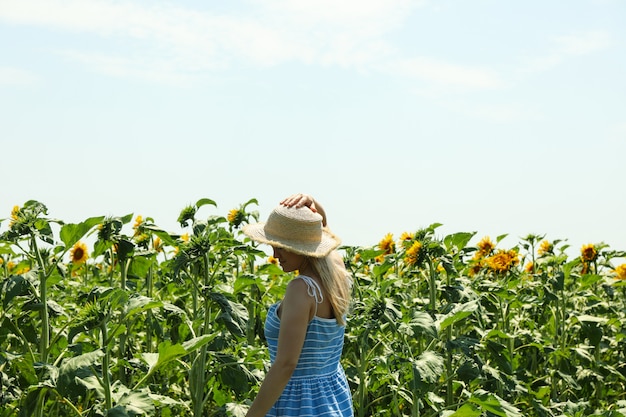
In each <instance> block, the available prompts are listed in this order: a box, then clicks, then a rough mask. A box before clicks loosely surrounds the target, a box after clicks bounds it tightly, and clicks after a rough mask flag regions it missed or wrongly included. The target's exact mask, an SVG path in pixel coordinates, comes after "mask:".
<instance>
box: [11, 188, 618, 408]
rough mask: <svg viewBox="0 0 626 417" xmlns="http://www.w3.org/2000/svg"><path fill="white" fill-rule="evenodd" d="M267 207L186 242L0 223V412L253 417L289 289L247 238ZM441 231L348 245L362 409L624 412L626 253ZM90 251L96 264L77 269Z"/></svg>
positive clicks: (28, 221)
mask: <svg viewBox="0 0 626 417" xmlns="http://www.w3.org/2000/svg"><path fill="white" fill-rule="evenodd" d="M255 204H257V201H256V200H255V199H251V200H249V201H247V202H246V203H244V204H241V205H240V206H239V207H237V208H235V209H233V210H230V211H229V212H228V213H227V214H226V215H224V214H221V215H220V214H210V213H209V214H203V213H204V211H205V210H206V211H210V210H215V209H217V204H216V202H215V201H213V200H211V199H206V198H203V199H200V200H198V201H197V202H196V203H195V204H193V205H189V206H187V207H185V208H184V209H183V210H182V211H181V214H180V216H179V218H178V222H179V224H180V226H181V228H183V230H181V231H179V232H176V233H170V232H166V231H164V230H162V229H161V228H159V227H158V226H157V225H155V224H154V222H153V220H152V219H151V218H142V217H139V216H138V217H137V218H136V219H135V223H134V225H132V224H131V222H132V220H133V216H132V215H130V214H129V215H124V216H120V217H104V216H100V217H92V218H88V219H86V220H85V221H83V222H80V223H77V224H69V223H68V224H66V223H64V222H62V221H60V220H54V219H49V218H47V217H46V216H47V208H46V207H45V205H43V204H42V203H39V202H36V201H32V200H31V201H28V202H26V203H25V204H24V205H23V206H22V207H19V208H17V209H16V210H14V212H13V213H12V214H11V219H10V222H9V224H8V228H7V229H6V230H3V231H2V230H0V279H1V281H0V385H1V388H2V390H1V394H0V410H1V411H0V417H9V416H11V417H14V416H44V415H45V416H174V415H179V416H227V415H228V416H244V415H245V413H246V411H247V404H249V402H250V401H251V400H252V399H253V398H254V395H255V393H256V392H257V390H258V387H259V383H260V380H261V379H262V378H263V375H264V373H265V371H266V370H267V366H268V360H269V358H268V353H267V350H266V348H265V343H264V342H265V341H264V335H263V322H264V319H265V312H266V308H267V306H268V305H269V304H271V303H273V302H276V301H277V300H279V299H280V298H281V297H282V296H283V294H284V285H285V283H286V282H287V281H288V280H289V279H291V276H290V275H289V274H285V273H283V272H282V270H281V269H280V268H279V267H278V266H276V265H274V264H272V263H269V262H266V261H265V260H263V258H265V256H266V255H265V253H264V252H263V251H261V250H259V249H257V248H256V247H255V246H254V245H252V244H249V243H248V242H247V241H245V239H243V235H242V234H241V233H240V228H241V226H242V225H243V224H245V223H247V222H250V221H256V220H257V219H258V214H257V213H256V212H255V211H249V208H250V206H252V205H255ZM439 226H441V225H440V224H438V223H434V224H432V225H431V226H429V227H427V228H425V229H422V230H418V231H416V232H414V233H411V234H407V235H404V236H403V237H402V238H401V239H400V240H399V241H397V242H394V245H393V246H392V247H390V246H389V245H387V246H385V250H383V249H382V248H381V246H380V245H372V246H370V247H344V248H341V249H342V251H343V253H344V256H345V258H344V260H345V263H346V267H347V269H348V271H349V272H350V274H351V275H352V278H353V280H354V287H353V288H354V299H353V305H352V309H351V312H350V316H349V320H348V327H347V333H346V339H345V344H344V354H343V359H342V361H343V365H344V367H345V369H346V374H347V376H348V380H349V383H350V386H351V389H352V392H353V394H354V395H353V400H354V409H355V414H356V415H357V416H360V417H361V416H389V415H391V416H432V417H434V416H445V417H450V416H454V417H464V416H468V417H473V416H503V417H517V416H522V415H524V416H531V417H533V416H537V417H552V416H554V417H557V416H568V417H569V416H571V417H574V416H587V415H594V416H623V415H625V414H626V394H625V392H626V358H625V356H626V328H625V324H626V284H625V282H626V281H624V280H617V279H615V278H618V277H619V278H625V277H624V276H623V274H626V271H625V270H626V267H621V269H619V268H618V267H620V266H619V265H618V264H616V262H618V261H619V259H621V258H624V257H625V256H626V253H624V252H622V251H616V250H612V249H610V248H608V247H607V246H606V245H604V244H601V243H600V244H597V245H594V247H593V250H588V252H587V255H585V256H587V257H585V256H582V255H581V257H575V258H573V259H569V258H568V256H567V255H565V250H566V249H567V248H568V246H567V245H566V244H565V242H563V241H560V240H555V241H552V242H547V241H546V240H545V239H544V236H536V235H529V236H527V237H526V238H524V239H522V241H521V242H520V243H519V245H517V246H516V247H514V248H498V247H497V245H499V244H501V242H502V241H503V238H504V237H505V236H506V235H505V234H503V235H500V236H498V237H496V241H495V243H491V242H490V241H489V242H486V241H485V242H483V241H481V242H479V243H478V244H476V245H472V244H471V242H472V239H473V238H474V237H475V233H473V232H458V233H454V234H450V235H447V236H444V237H443V238H438V237H437V236H436V235H435V232H436V231H437V229H438V228H439ZM90 239H91V245H92V247H93V250H92V251H91V253H90V254H89V259H88V260H87V262H84V263H82V262H78V263H72V260H71V259H70V260H69V261H68V260H67V259H66V258H67V256H66V255H67V254H68V253H69V252H70V250H71V249H72V247H73V246H74V245H77V244H79V243H82V242H85V241H89V240H90ZM588 249H589V248H588ZM589 254H591V255H593V256H591V255H589ZM529 265H530V266H529Z"/></svg>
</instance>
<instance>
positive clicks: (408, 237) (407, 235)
mask: <svg viewBox="0 0 626 417" xmlns="http://www.w3.org/2000/svg"><path fill="white" fill-rule="evenodd" d="M411 239H413V236H412V235H411V234H410V233H409V232H402V235H400V240H402V241H407V240H411Z"/></svg>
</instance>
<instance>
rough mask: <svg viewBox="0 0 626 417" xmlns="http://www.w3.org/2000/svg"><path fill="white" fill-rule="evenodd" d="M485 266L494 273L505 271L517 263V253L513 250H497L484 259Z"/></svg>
mask: <svg viewBox="0 0 626 417" xmlns="http://www.w3.org/2000/svg"><path fill="white" fill-rule="evenodd" d="M486 262H487V268H489V269H490V270H491V271H493V272H496V273H505V272H508V271H510V270H511V269H512V268H513V267H514V266H516V265H517V264H519V255H518V253H517V252H516V251H514V250H508V251H505V250H499V251H498V252H497V253H495V254H494V255H492V256H490V257H489V258H487V260H486Z"/></svg>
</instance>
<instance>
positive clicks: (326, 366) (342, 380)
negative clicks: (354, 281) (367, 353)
mask: <svg viewBox="0 0 626 417" xmlns="http://www.w3.org/2000/svg"><path fill="white" fill-rule="evenodd" d="M243 232H244V233H245V234H246V235H247V236H248V237H250V238H251V239H252V240H254V241H256V242H260V243H266V244H269V245H271V246H272V248H273V249H274V257H275V258H276V259H278V261H279V262H280V266H281V267H282V269H283V270H284V271H285V272H293V271H298V275H297V276H296V277H295V278H294V279H292V280H291V281H290V282H289V283H288V284H287V289H286V291H285V296H284V298H283V300H282V301H281V302H279V303H276V304H273V305H272V306H271V307H270V308H269V310H268V313H267V319H266V321H265V336H266V339H267V343H268V347H269V351H270V359H271V362H272V365H271V367H270V369H269V370H268V372H267V374H266V376H265V380H264V381H263V383H262V384H261V388H260V389H259V393H258V394H257V396H256V398H255V399H254V401H253V402H252V405H251V406H250V409H249V410H248V414H247V417H261V416H276V417H278V416H311V417H313V416H328V417H335V416H337V417H346V416H353V411H352V397H351V395H350V390H349V387H348V382H347V379H346V376H345V373H344V370H343V368H342V367H341V364H340V363H339V360H340V358H341V352H342V348H343V338H344V332H345V317H346V314H347V312H348V307H349V304H350V287H351V280H350V278H349V276H348V274H347V272H346V270H345V268H344V267H343V262H342V261H341V256H340V255H339V254H338V253H337V252H336V251H335V249H336V248H337V246H339V244H340V240H339V238H338V237H337V236H335V235H334V234H333V233H332V232H331V231H330V230H329V229H328V228H327V227H326V214H325V212H324V210H323V208H322V207H321V206H320V205H319V203H317V202H316V201H315V200H314V199H313V198H312V197H310V196H308V195H305V194H296V195H292V196H290V197H287V198H286V199H284V200H283V201H281V204H280V205H279V206H278V207H276V208H275V209H274V210H273V211H272V213H270V215H269V217H268V220H267V222H265V223H257V224H251V225H246V226H245V227H244V228H243Z"/></svg>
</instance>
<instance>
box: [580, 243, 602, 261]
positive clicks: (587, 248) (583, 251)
mask: <svg viewBox="0 0 626 417" xmlns="http://www.w3.org/2000/svg"><path fill="white" fill-rule="evenodd" d="M597 258H598V251H597V250H596V247H595V246H594V245H593V243H589V244H587V245H583V247H582V248H580V259H582V261H583V262H593V261H595V260H596V259H597Z"/></svg>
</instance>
